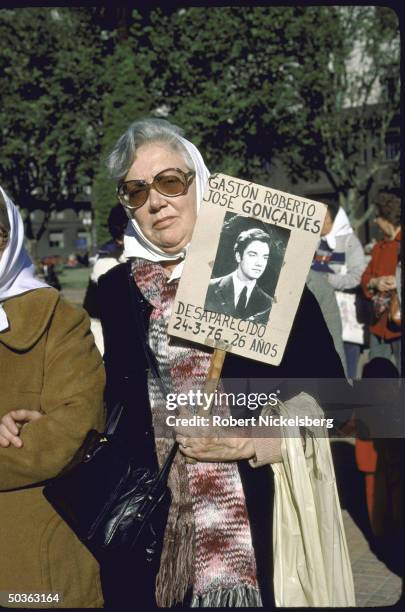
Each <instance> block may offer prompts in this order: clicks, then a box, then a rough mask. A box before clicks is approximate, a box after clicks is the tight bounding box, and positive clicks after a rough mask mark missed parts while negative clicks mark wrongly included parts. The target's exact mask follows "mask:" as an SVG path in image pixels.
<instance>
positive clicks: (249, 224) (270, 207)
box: [168, 174, 327, 365]
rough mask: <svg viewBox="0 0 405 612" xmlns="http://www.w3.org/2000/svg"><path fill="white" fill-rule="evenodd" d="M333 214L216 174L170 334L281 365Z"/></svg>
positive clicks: (189, 256)
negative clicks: (324, 228) (329, 215)
mask: <svg viewBox="0 0 405 612" xmlns="http://www.w3.org/2000/svg"><path fill="white" fill-rule="evenodd" d="M326 210H327V207H326V205H325V204H322V203H321V202H315V201H313V200H308V199H306V198H301V197H299V196H295V195H292V194H289V193H285V192H283V191H278V190H275V189H272V188H270V187H264V186H261V185H257V184H255V183H250V182H248V181H243V180H241V179H237V178H234V177H231V176H227V175H225V174H215V175H212V176H211V177H210V178H209V180H208V183H207V187H206V190H205V193H204V199H203V203H202V206H201V210H200V212H199V215H198V218H197V222H196V226H195V228H194V233H193V238H192V242H191V244H190V247H189V251H188V254H187V257H186V260H185V263H184V269H183V273H182V276H181V280H180V283H179V287H178V290H177V294H176V299H175V303H174V307H173V310H172V315H171V318H170V322H169V328H168V333H169V334H171V335H173V336H177V337H179V338H183V339H185V340H190V341H192V342H197V343H201V344H205V345H208V346H211V347H214V348H219V349H223V350H226V351H228V352H232V353H235V354H237V355H242V356H244V357H247V358H249V359H254V360H256V361H263V362H265V363H269V364H273V365H278V364H279V363H280V362H281V359H282V357H283V354H284V350H285V346H286V344H287V340H288V336H289V333H290V330H291V326H292V324H293V320H294V316H295V313H296V311H297V307H298V304H299V300H300V297H301V294H302V291H303V289H304V284H305V280H306V277H307V274H308V271H309V268H310V266H311V262H312V259H313V256H314V252H315V250H316V248H317V245H318V242H319V235H320V231H321V228H322V225H323V219H324V216H325V214H326ZM244 286H246V290H245V294H242V291H243V287H244Z"/></svg>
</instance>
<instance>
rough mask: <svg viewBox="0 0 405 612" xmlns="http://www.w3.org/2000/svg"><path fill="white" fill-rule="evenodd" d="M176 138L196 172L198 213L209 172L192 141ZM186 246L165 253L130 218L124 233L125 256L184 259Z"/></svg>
mask: <svg viewBox="0 0 405 612" xmlns="http://www.w3.org/2000/svg"><path fill="white" fill-rule="evenodd" d="M176 138H178V140H179V141H180V142H181V144H182V145H183V147H184V148H185V149H186V151H187V152H188V154H189V155H190V157H191V160H192V162H193V164H194V169H195V172H196V176H195V181H196V199H197V214H198V211H199V210H200V206H201V202H202V198H203V195H204V190H205V185H206V182H207V180H208V177H209V175H210V173H209V171H208V169H207V167H206V165H205V164H204V160H203V158H202V156H201V153H200V152H199V150H198V149H197V147H195V146H194V145H193V143H191V142H190V141H189V140H186V139H185V138H183V137H182V136H178V135H177V134H176ZM188 246H189V245H188V244H187V245H186V246H185V247H184V248H183V249H182V250H181V251H180V252H179V253H166V252H165V251H163V250H162V249H160V248H159V247H157V246H156V245H155V244H153V243H152V242H151V241H150V240H148V239H147V238H146V236H145V235H144V234H143V232H142V230H141V228H140V227H139V224H138V223H137V222H136V221H135V219H131V220H130V221H129V223H128V225H127V229H126V230H125V234H124V255H125V257H140V258H142V259H147V260H148V261H155V262H158V261H175V260H176V259H179V258H181V259H184V257H185V256H186V253H187V248H188ZM182 268H183V262H182V263H180V264H179V265H178V266H176V268H175V270H174V272H173V274H172V277H171V280H174V278H178V277H179V276H180V274H181V270H182ZM175 273H176V274H175Z"/></svg>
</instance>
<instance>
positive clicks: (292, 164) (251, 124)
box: [143, 6, 400, 227]
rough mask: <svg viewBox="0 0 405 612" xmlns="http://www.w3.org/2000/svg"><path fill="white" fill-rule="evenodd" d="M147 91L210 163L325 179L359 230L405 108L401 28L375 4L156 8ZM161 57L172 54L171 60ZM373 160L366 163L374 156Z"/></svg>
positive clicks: (251, 173) (260, 173)
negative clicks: (277, 164)
mask: <svg viewBox="0 0 405 612" xmlns="http://www.w3.org/2000/svg"><path fill="white" fill-rule="evenodd" d="M144 33H145V39H144V41H143V44H144V45H146V46H147V47H148V48H149V49H150V50H151V58H152V59H151V61H150V67H151V69H152V72H151V76H150V78H149V82H148V85H149V92H150V94H151V96H152V98H154V99H155V101H156V102H155V104H156V105H157V103H158V101H159V104H160V108H163V109H165V111H166V114H167V117H168V118H169V119H171V120H173V121H174V122H177V123H179V124H180V125H182V126H183V127H185V128H186V131H187V132H188V133H189V134H190V135H191V137H192V140H193V141H194V142H195V143H196V144H197V145H200V146H201V147H202V150H203V151H204V153H205V156H206V159H207V162H208V165H209V167H210V168H211V169H214V170H222V171H224V172H227V173H229V174H235V175H238V176H241V177H242V178H247V179H250V180H256V181H259V182H269V179H270V177H269V162H270V161H271V159H272V158H274V156H276V157H278V158H279V159H281V160H282V161H283V162H284V164H285V166H286V167H287V169H288V171H289V173H290V176H291V179H292V180H293V181H294V180H295V179H297V178H304V179H308V178H317V177H319V175H320V174H324V175H325V176H326V177H327V179H328V181H329V183H330V185H331V187H332V189H333V190H334V191H335V193H336V195H337V197H338V199H339V201H340V203H341V204H342V205H343V206H344V207H345V208H346V210H347V212H348V213H349V216H350V218H351V219H352V221H353V223H354V225H355V227H358V226H359V225H361V223H363V222H364V221H365V220H366V219H367V216H369V215H370V213H371V209H370V210H369V211H368V212H366V214H365V215H364V214H363V210H364V202H365V201H367V197H368V194H369V192H370V189H371V187H372V186H373V182H374V181H375V179H376V177H377V176H378V175H379V173H380V171H381V169H383V168H385V167H386V166H387V162H386V161H385V142H386V139H387V134H388V132H389V130H390V129H391V127H392V126H393V122H394V121H395V117H396V115H397V114H398V110H399V76H398V75H399V52H400V46H399V34H398V23H397V19H396V16H395V13H393V12H392V11H391V10H390V9H387V8H384V7H370V6H364V7H363V6H350V7H349V6H348V7H338V6H319V7H266V8H264V7H256V8H253V9H252V8H247V7H221V8H212V9H209V10H208V11H207V10H205V9H201V8H188V9H185V8H182V9H178V10H175V11H170V10H167V9H166V10H163V9H156V10H154V11H152V12H151V13H150V14H149V15H148V19H147V22H146V24H145V27H144ZM163 58H164V61H162V59H163ZM373 149H374V154H373V156H372V159H368V160H367V163H364V156H365V154H366V153H365V152H368V155H369V156H370V154H371V152H372V150H373Z"/></svg>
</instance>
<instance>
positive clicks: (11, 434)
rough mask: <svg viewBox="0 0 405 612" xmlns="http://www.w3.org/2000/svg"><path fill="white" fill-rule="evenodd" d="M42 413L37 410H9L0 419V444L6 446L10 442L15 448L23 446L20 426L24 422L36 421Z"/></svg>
mask: <svg viewBox="0 0 405 612" xmlns="http://www.w3.org/2000/svg"><path fill="white" fill-rule="evenodd" d="M41 416H42V413H41V412H38V410H25V409H21V410H11V411H10V412H8V413H7V414H5V415H4V416H3V417H2V418H1V419H0V446H1V447H2V448H7V447H8V446H10V444H12V445H13V446H15V447H16V448H21V447H22V446H23V441H22V440H21V438H20V431H21V428H22V427H23V425H24V424H25V423H29V422H31V421H36V420H37V419H39V418H41Z"/></svg>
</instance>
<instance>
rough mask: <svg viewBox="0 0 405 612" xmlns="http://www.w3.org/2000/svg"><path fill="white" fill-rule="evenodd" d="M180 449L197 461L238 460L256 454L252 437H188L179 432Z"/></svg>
mask: <svg viewBox="0 0 405 612" xmlns="http://www.w3.org/2000/svg"><path fill="white" fill-rule="evenodd" d="M176 440H177V442H179V444H180V451H181V452H182V453H183V455H185V456H186V457H191V458H192V459H196V460H197V461H214V462H217V461H218V462H221V461H238V460H239V459H251V458H252V457H253V456H254V454H255V451H254V446H253V442H252V440H251V439H250V438H228V437H226V436H223V437H218V436H215V437H204V438H201V437H198V438H194V437H186V436H184V435H182V434H177V436H176Z"/></svg>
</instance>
